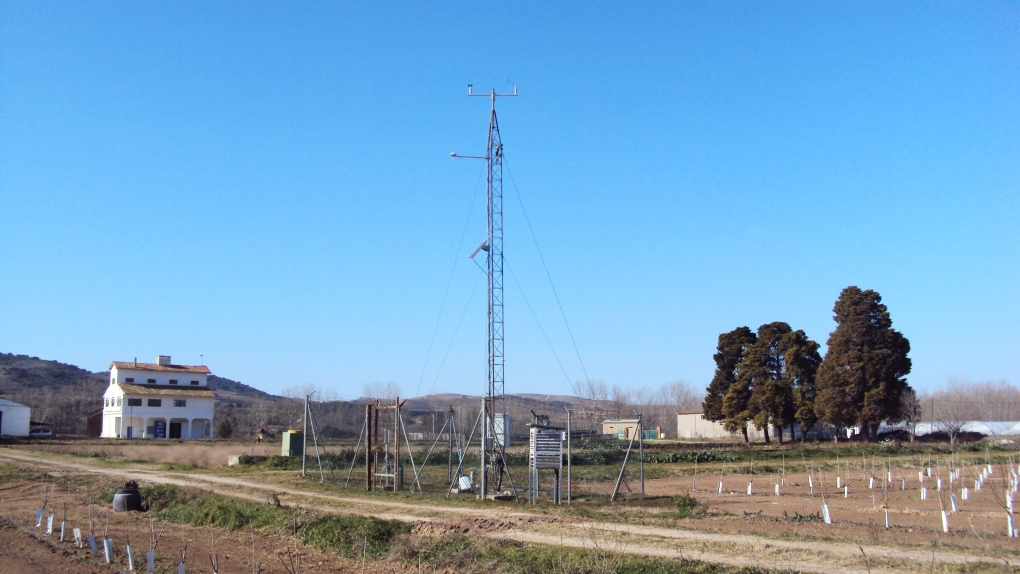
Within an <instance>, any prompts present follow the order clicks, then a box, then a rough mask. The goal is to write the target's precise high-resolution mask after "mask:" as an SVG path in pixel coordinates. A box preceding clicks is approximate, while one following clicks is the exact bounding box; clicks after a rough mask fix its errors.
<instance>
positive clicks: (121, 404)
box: [117, 397, 124, 407]
mask: <svg viewBox="0 0 1020 574" xmlns="http://www.w3.org/2000/svg"><path fill="white" fill-rule="evenodd" d="M122 400H123V397H117V406H118V407H120V406H124V404H123V403H122V402H121V401H122Z"/></svg>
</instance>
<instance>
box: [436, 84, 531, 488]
mask: <svg viewBox="0 0 1020 574" xmlns="http://www.w3.org/2000/svg"><path fill="white" fill-rule="evenodd" d="M472 87H473V86H472V85H471V84H468V96H473V97H486V98H489V100H490V102H491V108H490V112H489V140H488V144H487V146H486V150H485V157H484V158H479V157H477V156H473V157H474V159H485V164H486V167H487V168H488V169H487V171H488V175H487V177H486V180H485V196H486V204H487V207H486V214H487V216H488V217H487V219H488V226H487V230H486V236H485V242H484V243H483V244H482V246H481V248H482V249H484V250H485V251H486V271H487V274H488V283H489V285H488V286H489V306H488V307H489V308H488V319H489V333H488V335H489V341H488V382H487V387H486V392H485V397H484V398H483V399H482V418H484V419H485V429H484V432H483V433H482V461H483V462H482V472H481V485H480V486H481V489H480V494H481V498H482V500H485V499H486V497H487V496H488V494H489V490H493V491H499V490H500V488H501V487H502V482H503V473H504V472H505V473H506V475H507V478H508V479H510V483H511V487H512V486H513V479H512V478H510V473H509V471H508V470H507V468H506V463H505V460H504V453H505V450H506V444H505V443H506V438H507V434H508V432H509V429H507V428H506V424H505V416H506V409H505V408H500V409H499V410H500V411H501V412H500V413H499V415H500V420H499V421H498V422H497V420H496V414H497V412H496V411H497V402H498V405H499V406H500V407H502V406H503V404H504V380H503V367H504V357H503V142H502V140H501V139H500V135H499V122H498V121H497V119H496V98H501V97H516V96H517V86H516V85H515V86H514V93H512V94H497V93H496V90H491V91H490V92H489V93H487V94H476V93H474V92H473V90H472ZM451 155H452V156H453V157H472V156H457V155H456V154H451ZM477 252H478V250H475V253H472V254H471V257H474V256H475V254H476V253H477ZM490 472H491V473H492V476H491V479H492V480H494V481H495V488H494V489H492V488H490V477H489V476H488V475H489V473H490ZM516 494H517V493H516V490H514V496H515V497H516Z"/></svg>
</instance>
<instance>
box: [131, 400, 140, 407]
mask: <svg viewBox="0 0 1020 574" xmlns="http://www.w3.org/2000/svg"><path fill="white" fill-rule="evenodd" d="M128 406H129V407H140V406H142V399H128Z"/></svg>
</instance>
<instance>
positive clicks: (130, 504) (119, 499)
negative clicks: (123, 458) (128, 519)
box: [113, 480, 142, 512]
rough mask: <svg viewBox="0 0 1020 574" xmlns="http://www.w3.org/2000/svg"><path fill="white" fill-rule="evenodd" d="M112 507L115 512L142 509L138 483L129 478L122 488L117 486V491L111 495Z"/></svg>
mask: <svg viewBox="0 0 1020 574" xmlns="http://www.w3.org/2000/svg"><path fill="white" fill-rule="evenodd" d="M113 509H114V510H115V511H117V512H127V511H129V510H137V511H139V512H140V511H141V510H142V495H141V493H140V492H138V483H137V482H135V481H133V480H131V481H128V483H127V484H125V485H124V487H123V488H118V489H117V492H116V493H114V495H113Z"/></svg>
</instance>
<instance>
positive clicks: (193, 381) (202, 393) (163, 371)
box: [100, 355, 216, 438]
mask: <svg viewBox="0 0 1020 574" xmlns="http://www.w3.org/2000/svg"><path fill="white" fill-rule="evenodd" d="M208 376H209V368H208V367H206V366H204V365H203V366H191V365H174V364H172V363H171V362H170V357H169V356H166V355H160V356H158V357H157V358H156V362H155V363H154V364H153V363H139V362H137V361H134V362H121V361H114V362H113V363H111V364H110V387H109V388H108V389H106V393H105V394H104V395H103V432H102V434H101V435H100V436H102V437H104V438H212V429H213V426H212V425H213V407H214V405H215V401H216V399H215V397H214V396H213V392H212V391H210V390H209V386H208V381H207V380H206V379H207V377H208Z"/></svg>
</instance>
